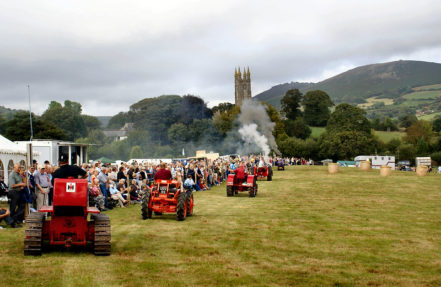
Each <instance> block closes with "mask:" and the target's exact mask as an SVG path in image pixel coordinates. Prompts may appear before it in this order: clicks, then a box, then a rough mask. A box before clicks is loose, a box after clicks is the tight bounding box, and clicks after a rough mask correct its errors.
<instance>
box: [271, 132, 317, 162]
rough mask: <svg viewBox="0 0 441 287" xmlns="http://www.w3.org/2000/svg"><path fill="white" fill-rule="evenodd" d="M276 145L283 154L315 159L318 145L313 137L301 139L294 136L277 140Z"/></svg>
mask: <svg viewBox="0 0 441 287" xmlns="http://www.w3.org/2000/svg"><path fill="white" fill-rule="evenodd" d="M277 146H278V148H279V150H280V152H281V153H282V155H283V156H288V157H292V156H294V157H303V158H313V159H317V153H318V148H319V146H318V143H317V142H316V141H315V140H314V139H307V140H302V139H299V138H295V137H287V138H285V139H283V140H281V141H278V145H277Z"/></svg>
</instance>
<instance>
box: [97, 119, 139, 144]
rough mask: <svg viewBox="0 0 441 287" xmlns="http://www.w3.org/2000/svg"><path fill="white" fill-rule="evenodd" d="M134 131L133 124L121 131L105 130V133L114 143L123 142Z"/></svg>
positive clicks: (125, 126) (128, 124)
mask: <svg viewBox="0 0 441 287" xmlns="http://www.w3.org/2000/svg"><path fill="white" fill-rule="evenodd" d="M133 129H134V128H133V123H126V124H125V125H124V126H123V127H122V128H120V129H119V130H104V131H103V133H104V135H105V136H106V137H108V138H111V139H112V140H113V141H122V140H124V139H126V138H127V135H128V133H129V132H131V131H133Z"/></svg>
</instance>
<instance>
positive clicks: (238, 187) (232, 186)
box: [227, 173, 257, 197]
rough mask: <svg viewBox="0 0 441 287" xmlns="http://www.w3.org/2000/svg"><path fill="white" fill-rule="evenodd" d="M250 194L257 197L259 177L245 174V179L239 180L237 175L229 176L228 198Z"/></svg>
mask: <svg viewBox="0 0 441 287" xmlns="http://www.w3.org/2000/svg"><path fill="white" fill-rule="evenodd" d="M246 191H247V192H248V195H249V196H250V197H255V196H256V195H257V177H256V176H254V175H252V174H249V173H245V178H243V179H240V178H237V175H236V174H234V173H233V174H229V175H228V178H227V196H234V195H235V194H238V193H239V192H246Z"/></svg>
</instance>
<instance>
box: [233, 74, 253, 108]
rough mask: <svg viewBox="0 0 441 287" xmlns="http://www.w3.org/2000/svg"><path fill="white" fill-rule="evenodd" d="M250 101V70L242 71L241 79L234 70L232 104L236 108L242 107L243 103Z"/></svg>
mask: <svg viewBox="0 0 441 287" xmlns="http://www.w3.org/2000/svg"><path fill="white" fill-rule="evenodd" d="M246 99H251V77H250V68H248V69H247V71H245V68H244V69H243V77H242V74H241V72H240V68H239V70H236V69H234V103H235V104H236V106H240V105H242V103H243V101H244V100H246Z"/></svg>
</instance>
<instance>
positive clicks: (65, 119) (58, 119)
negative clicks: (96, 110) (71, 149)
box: [41, 100, 87, 141]
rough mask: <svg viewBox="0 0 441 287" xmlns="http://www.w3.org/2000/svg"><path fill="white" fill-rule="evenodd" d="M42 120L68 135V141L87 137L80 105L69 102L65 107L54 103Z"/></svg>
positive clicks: (65, 103) (66, 102)
mask: <svg viewBox="0 0 441 287" xmlns="http://www.w3.org/2000/svg"><path fill="white" fill-rule="evenodd" d="M41 118H42V119H43V120H44V121H45V122H50V123H53V124H55V125H56V126H57V127H59V128H60V129H61V130H62V131H63V132H64V133H65V134H66V136H67V139H68V140H72V141H74V140H75V139H77V138H82V137H86V136H87V129H86V125H85V124H84V120H83V117H82V116H81V104H79V103H76V102H71V101H69V100H67V101H65V102H64V107H63V106H62V105H61V104H60V103H58V102H55V101H52V102H51V103H50V104H49V108H48V109H47V110H46V111H45V112H44V113H43V115H42V116H41Z"/></svg>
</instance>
